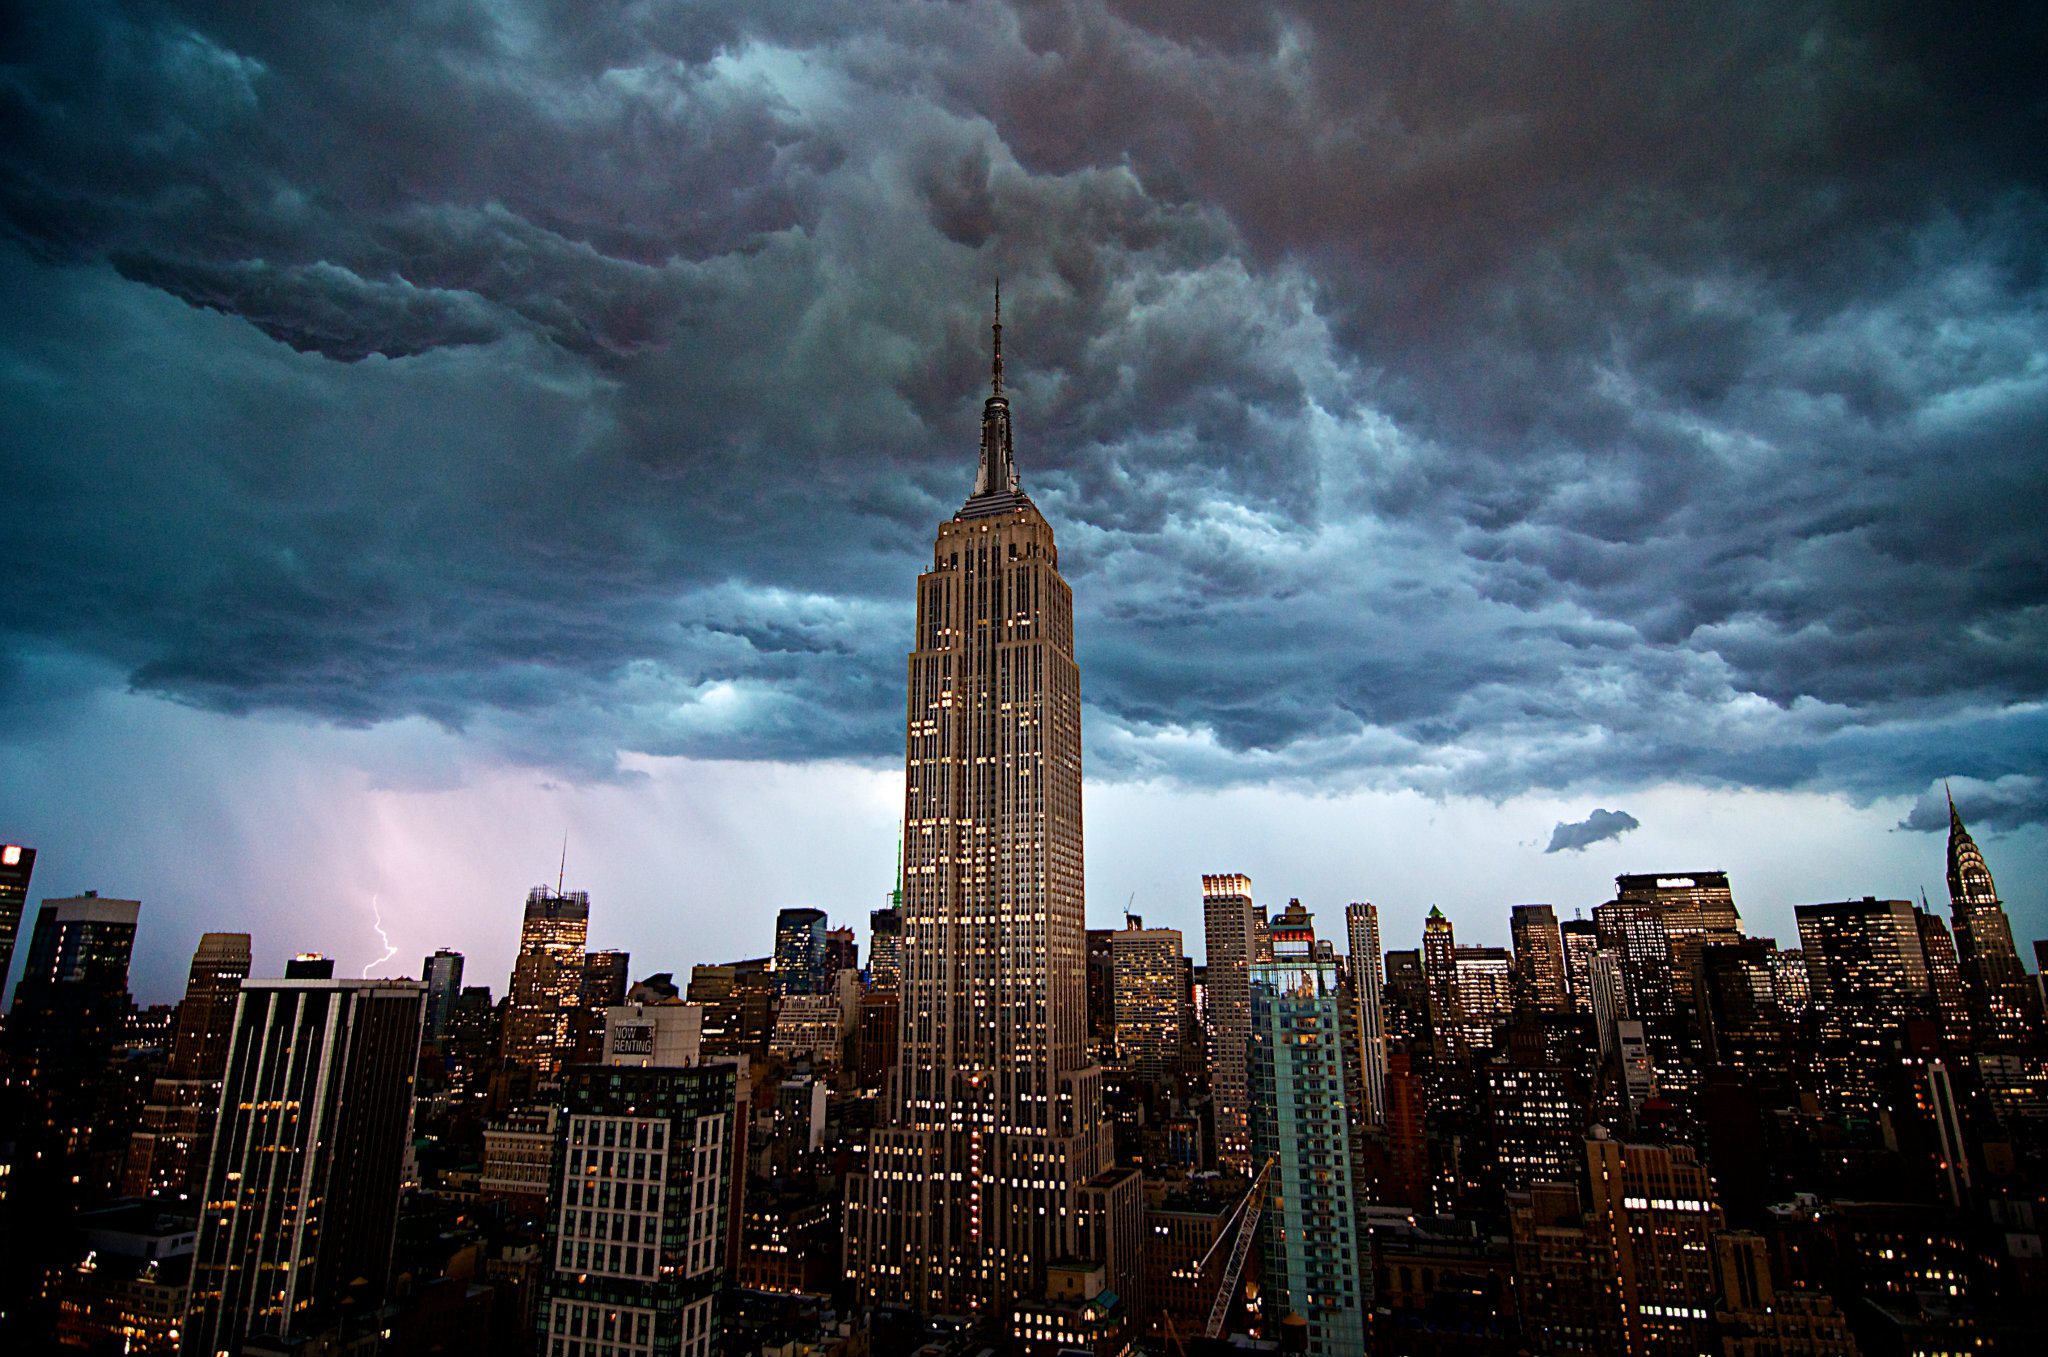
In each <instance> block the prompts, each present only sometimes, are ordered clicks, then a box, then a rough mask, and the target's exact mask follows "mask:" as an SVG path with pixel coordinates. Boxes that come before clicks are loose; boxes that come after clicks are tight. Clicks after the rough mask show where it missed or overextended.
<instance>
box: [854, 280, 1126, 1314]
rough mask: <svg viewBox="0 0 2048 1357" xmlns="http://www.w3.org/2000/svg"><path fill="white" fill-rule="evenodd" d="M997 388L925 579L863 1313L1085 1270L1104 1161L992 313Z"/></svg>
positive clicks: (953, 1307)
mask: <svg viewBox="0 0 2048 1357" xmlns="http://www.w3.org/2000/svg"><path fill="white" fill-rule="evenodd" d="M991 384H992V387H993V390H992V392H991V394H990V395H989V397H988V400H987V401H986V402H985V403H984V405H983V410H982V426H981V459H980V467H979V470H978V471H977V473H976V476H975V482H974V493H973V494H972V495H971V496H970V497H969V498H968V500H967V502H966V503H965V504H964V505H962V506H961V509H960V512H959V513H957V514H956V515H954V516H953V518H951V519H950V520H948V521H947V522H945V523H942V524H940V525H939V531H938V538H937V541H936V543H935V544H934V546H933V550H932V566H931V569H930V570H928V571H926V572H925V573H924V574H923V575H921V576H920V577H919V579H918V585H917V629H916V636H915V646H914V649H913V650H912V651H911V653H910V657H909V700H908V704H907V706H908V713H907V714H908V728H907V730H906V734H905V749H904V782H905V786H904V816H903V819H904V864H903V865H904V888H903V1018H902V1021H903V1035H902V1041H901V1043H900V1047H899V1055H898V1065H897V1072H896V1079H895V1082H894V1085H893V1087H892V1090H891V1093H890V1096H889V1100H888V1104H889V1105H888V1107H887V1109H886V1113H885V1115H884V1116H883V1117H882V1118H880V1121H881V1124H880V1125H878V1126H877V1127H876V1129H875V1131H874V1133H873V1136H872V1138H871V1141H870V1151H869V1156H868V1168H867V1171H866V1172H865V1173H860V1174H852V1175H849V1176H848V1181H847V1208H848V1209H847V1240H846V1248H847V1265H848V1270H849V1272H850V1273H851V1274H852V1279H853V1281H854V1284H855V1288H856V1291H857V1293H858V1294H859V1295H860V1297H861V1298H862V1299H863V1300H864V1301H868V1302H877V1303H879V1302H894V1303H901V1304H908V1305H910V1306H913V1307H915V1308H917V1309H919V1310H924V1311H937V1312H950V1313H977V1314H984V1315H998V1316H1001V1315H1003V1314H1004V1312H1005V1311H1007V1309H1008V1307H1009V1306H1010V1304H1011V1303H1012V1302H1013V1301H1014V1300H1015V1299H1016V1298H1018V1297H1019V1296H1024V1295H1028V1294H1034V1293H1036V1292H1037V1291H1038V1290H1039V1289H1040V1288H1041V1287H1042V1285H1043V1283H1044V1278H1045V1269H1046V1267H1047V1265H1048V1264H1049V1263H1051V1262H1052V1261H1054V1260H1055V1259H1057V1258H1061V1257H1063V1256H1068V1255H1073V1254H1076V1253H1077V1252H1079V1249H1080V1240H1079V1227H1080V1220H1081V1215H1082V1208H1083V1201H1082V1197H1083V1187H1084V1185H1085V1184H1087V1183H1088V1182H1089V1180H1091V1179H1093V1178H1095V1177H1096V1176H1097V1175H1098V1174H1099V1173H1101V1172H1102V1171H1104V1170H1106V1169H1108V1168H1109V1167H1110V1164H1111V1151H1110V1143H1109V1134H1108V1128H1107V1125H1106V1123H1105V1122H1104V1120H1103V1117H1102V1110H1101V1109H1102V1098H1101V1071H1100V1070H1099V1069H1098V1068H1096V1067H1094V1066H1093V1065H1090V1064H1088V1063H1087V984H1086V978H1085V974H1084V948H1085V940H1084V936H1083V935H1084V932H1085V923H1084V920H1083V914H1082V875H1081V683H1080V673H1079V670H1078V669H1077V668H1076V666H1075V664H1074V626H1073V618H1074V611H1073V594H1072V591H1071V590H1070V589H1069V588H1068V587H1067V583H1066V581H1065V580H1064V579H1062V578H1061V577H1060V573H1059V551H1058V548H1057V546H1056V545H1055V543H1054V541H1053V532H1052V528H1051V526H1050V525H1048V524H1047V523H1046V521H1045V518H1044V517H1043V516H1042V515H1041V514H1040V513H1039V511H1038V508H1037V506H1036V505H1034V504H1033V503H1032V502H1031V500H1030V498H1029V497H1028V496H1027V495H1025V494H1024V492H1023V490H1022V489H1021V488H1020V486H1019V483H1018V478H1017V470H1016V464H1015V462H1014V461H1013V459H1012V447H1011V432H1010V404H1009V399H1008V397H1007V396H1005V395H1004V394H1003V360H1002V325H1001V321H1000V318H999V319H998V321H997V324H996V328H995V357H994V363H993V368H992V383H991ZM1111 1233H1112V1234H1117V1235H1120V1234H1121V1232H1120V1231H1111ZM1132 1237H1135V1226H1134V1227H1133V1230H1132ZM1112 1261H1113V1260H1112ZM1111 1284H1112V1286H1113V1287H1114V1288H1116V1289H1124V1288H1125V1282H1124V1279H1123V1278H1122V1277H1112V1278H1111Z"/></svg>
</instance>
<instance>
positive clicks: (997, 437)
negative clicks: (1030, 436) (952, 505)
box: [973, 281, 1021, 499]
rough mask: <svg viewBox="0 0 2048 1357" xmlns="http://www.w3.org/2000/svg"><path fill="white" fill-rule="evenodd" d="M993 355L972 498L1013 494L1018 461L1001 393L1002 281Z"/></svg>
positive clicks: (1016, 488) (998, 288)
mask: <svg viewBox="0 0 2048 1357" xmlns="http://www.w3.org/2000/svg"><path fill="white" fill-rule="evenodd" d="M991 329H992V330H993V331H994V334H995V356H994V357H993V358H992V359H991V360H990V362H989V388H990V389H989V397H988V399H987V400H986V401H984V402H983V403H982V407H981V467H980V469H979V470H978V471H977V472H976V473H975V477H974V496H973V497H974V498H975V499H980V498H982V497H983V496H985V495H1002V494H1016V493H1018V492H1019V491H1020V489H1021V487H1020V486H1019V485H1018V483H1017V463H1016V461H1015V459H1014V457H1013V455H1012V452H1011V447H1010V398H1009V397H1008V396H1005V395H1004V394H1003V285H1002V283H1001V282H1000V281H999V282H997V284H996V316H995V324H994V325H993V326H992V327H991Z"/></svg>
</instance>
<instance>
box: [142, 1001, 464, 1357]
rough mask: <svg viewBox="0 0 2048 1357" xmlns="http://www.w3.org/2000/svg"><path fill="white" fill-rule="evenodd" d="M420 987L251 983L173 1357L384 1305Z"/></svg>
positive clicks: (311, 1328)
mask: <svg viewBox="0 0 2048 1357" xmlns="http://www.w3.org/2000/svg"><path fill="white" fill-rule="evenodd" d="M425 1011H426V987H425V986H424V985H422V984H420V983H418V982H417V981H410V980H321V979H308V980H250V981H244V982H243V984H242V987H241V997H240V1001H239V1003H238V1004H237V1006H236V1009H235V1021H234V1028H233V1033H232V1035H231V1037H230V1039H229V1046H228V1060H227V1070H226V1074H225V1076H224V1079H223V1084H222V1090H221V1104H220V1107H221V1111H220V1117H219V1120H218V1122H217V1123H216V1124H215V1126H214V1134H213V1144H212V1148H211V1150H210V1151H209V1153H208V1155H207V1166H206V1175H205V1190H204V1193H203V1195H202V1197H201V1210H200V1215H199V1240H198V1244H197V1247H196V1249H195V1251H194V1254H193V1263H192V1300H191V1308H190V1310H189V1311H188V1313H187V1315H186V1318H185V1330H184V1339H183V1346H182V1347H181V1348H180V1349H179V1350H180V1351H181V1352H184V1353H188V1354H196V1355H198V1357H212V1355H213V1354H215V1353H219V1352H233V1351H240V1350H241V1347H242V1343H243V1341H244V1340H245V1339H246V1338H248V1337H250V1336H252V1335H265V1336H269V1337H274V1338H289V1337H293V1336H298V1335H306V1336H311V1335H314V1334H318V1333H321V1332H323V1331H326V1330H327V1329H329V1328H331V1327H332V1326H333V1325H334V1323H335V1322H336V1321H337V1320H338V1318H339V1316H340V1313H341V1309H342V1303H343V1301H344V1300H356V1301H359V1302H361V1303H362V1304H363V1305H365V1306H367V1307H374V1306H375V1305H376V1304H378V1303H379V1302H380V1301H381V1299H382V1298H383V1294H384V1289H385V1287H386V1285H387V1284H388V1282H389V1273H390V1270H391V1250H392V1243H393V1240H394V1238H395V1235H396V1231H397V1227H398V1196H399V1189H400V1187H401V1185H402V1184H401V1179H402V1178H403V1176H404V1167H405V1152H406V1145H407V1141H408V1139H409V1138H410V1136H409V1133H410V1131H411V1127H412V1093H413V1072H414V1069H415V1067H416V1066H417V1065H418V1063H419V1043H420V1028H421V1025H422V1022H423V1019H424V1015H425Z"/></svg>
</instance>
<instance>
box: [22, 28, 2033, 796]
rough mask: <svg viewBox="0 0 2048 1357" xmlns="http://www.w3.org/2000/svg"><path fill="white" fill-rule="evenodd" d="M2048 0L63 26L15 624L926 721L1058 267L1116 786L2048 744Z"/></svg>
mask: <svg viewBox="0 0 2048 1357" xmlns="http://www.w3.org/2000/svg"><path fill="white" fill-rule="evenodd" d="M2044 22H2048V21H2044V20H2042V19H2041V18H2040V17H2038V16H2035V15H2033V14H2032V12H2031V11H2028V10H2026V9H2024V8H2022V7H2005V8H1998V7H1993V8H1991V9H1982V10H1978V11H1973V13H1972V15H1971V16H1970V17H1968V18H1967V19H1965V18H1958V17H1956V16H1953V15H1946V14H1944V15H1940V16H1931V15H1923V14H1922V12H1921V10H1920V9H1919V7H1914V6H1905V5H1890V4H1878V5H1871V4H1823V3H1795V4H1789V5H1788V4H1776V5H1764V4H1738V3H1729V4H1724V5H1717V6H1713V7H1708V8H1706V9H1682V8H1681V9H1677V10H1673V9H1672V8H1671V7H1658V8H1654V9H1650V10H1646V11H1644V12H1641V13H1634V12H1631V13H1617V12H1615V10H1614V8H1613V7H1612V6H1601V5H1592V4H1568V5H1563V6H1547V7H1540V8H1525V9H1510V10H1499V9H1489V10H1486V11H1484V12H1481V11H1479V10H1475V9H1472V8H1470V7H1466V6H1457V5H1425V6H1398V7H1387V6H1377V7H1365V6H1358V5H1355V4H1351V3H1335V2H1333V3H1296V4H1270V5H1245V4H1241V3H1231V4H1224V3H1220V2H1219V3H1214V4H1209V3H1203V4H1194V5H1187V4H1176V5H1170V6H1168V5H1158V4H1150V3H1135V2H1134V0H1123V2H1118V0H1070V2H1067V3H1017V4H1014V5H1005V4H1000V3H996V2H995V0H981V2H980V3H968V4H961V5H953V6H943V7H935V6H930V5H894V4H881V5H877V4H872V3H860V4H852V3H831V2H830V0H817V2H816V3H808V4H800V5H787V6H765V7H764V6H758V5H742V4H737V3H733V4H718V3H714V4H705V5H691V6H664V7H655V8H653V9H648V8H644V7H643V8H626V9H619V10H609V9H607V10H605V11H604V12H603V13H593V12H589V8H588V7H575V6H549V5H532V6H516V5H515V6H495V7H484V6H471V5H465V4H459V3H458V4H442V5H434V6H418V7H414V6H406V5H396V6H390V7H386V8H385V9H381V10H380V11H379V12H378V14H377V16H376V17H375V18H374V19H370V18H367V17H365V15H364V13H363V11H362V10H361V9H360V7H359V6H356V5H344V4H338V3H335V4H323V3H308V4H302V5H294V6H290V7H283V8H279V7H268V8H265V7H257V8H250V7H246V6H220V5H212V4H203V3H196V2H195V3H186V4H178V3H161V4H152V5H146V6H144V5H134V6H129V5H120V4H79V5H73V6H64V7H61V8H58V9H54V10H51V11H50V12H49V13H47V14H42V13H39V14H38V15H37V16H36V17H35V18H34V19H33V20H32V21H31V20H28V19H18V20H16V21H15V22H13V23H12V24H11V25H10V26H8V27H7V28H6V29H5V31H4V34H0V44H4V52H0V60H4V62H5V64H6V66H7V68H8V71H9V76H8V78H7V80H5V81H4V82H0V125H4V126H5V127H6V129H7V136H6V137H5V138H4V139H0V168H4V171H5V173H4V174H0V232H4V237H5V240H6V241H7V242H8V243H7V245H6V246H5V254H4V257H0V274H4V280H5V282H6V284H7V286H8V295H9V296H10V298H13V299H15V300H16V305H14V306H13V307H11V308H10V311H9V314H8V315H7V316H6V317H5V318H0V353H4V354H5V355H6V358H7V362H6V363H5V365H4V367H0V403H4V408H5V409H6V410H7V412H8V416H9V418H8V421H7V431H6V433H5V434H4V435H0V436H4V438H5V439H6V440H7V454H8V466H9V469H10V475H11V477H12V482H13V496H14V498H15V499H17V500H18V501H19V502H20V503H22V504H24V505H26V506H28V507H29V509H30V511H31V512H30V513H28V514H26V515H24V516H23V520H24V525H23V527H22V528H21V529H20V530H19V531H17V532H16V533H15V535H14V538H13V540H12V542H11V547H12V550H11V551H10V554H9V556H8V557H7V563H6V565H5V567H4V571H5V573H4V575H0V586H4V592H0V628H4V629H5V631H6V633H7V635H8V636H9V638H10V640H9V642H8V644H9V647H10V648H11V649H20V650H24V651H26V650H34V651H35V652H36V653H38V654H47V655H55V654H71V655H75V656H77V657H80V663H82V664H90V665H101V664H112V665H116V666H118V667H119V668H120V670H121V672H124V673H126V674H128V675H129V676H130V681H131V682H132V683H133V684H134V685H135V686H137V687H139V688H142V689H144V690H147V691H150V692H156V693H162V694H165V695H168V696H170V697H173V698H175V699H177V700H180V701H184V702H190V703H195V704H199V705H202V706H206V707H211V708H218V709H222V710H229V711H259V710H270V711H282V712H288V713H298V714H302V715H305V716H309V717H313V718H317V719H323V720H330V721H336V722H343V723H351V724H370V723H377V722H383V721H388V720H392V719H395V718H401V717H405V716H424V717H427V718H429V719H431V720H434V721H437V722H439V723H441V724H443V725H445V726H448V727H450V728H454V729H461V730H465V731H470V732H473V733H475V734H476V735H477V736H478V737H479V738H481V739H483V740H484V741H485V742H486V743H487V744H489V745H490V746H491V747H494V748H496V749H497V750H499V751H500V752H501V753H502V754H503V756H505V757H509V758H517V759H521V760H529V761H533V762H536V763H540V764H543V765H546V766H549V767H555V768H560V769H563V770H565V771H567V772H569V773H571V774H573V775H576V776H584V777H592V776H606V775H610V774H611V773H612V772H613V771H614V770H615V769H616V767H617V760H618V755H619V754H620V752H621V751H644V752H658V753H680V752H687V753H703V754H718V755H731V756H736V757H759V758H806V757H816V756H833V757H863V758H875V759H887V758H889V757H891V756H892V753H893V751H894V750H895V749H896V747H897V746H898V743H899V740H900V733H899V731H898V729H897V726H898V724H899V723H900V717H901V713H900V708H901V692H900V685H901V676H902V667H901V666H902V660H901V653H902V651H903V649H904V647H905V645H906V643H907V637H908V631H909V621H908V614H909V599H910V580H911V577H912V576H913V575H914V573H915V571H916V569H917V568H918V566H919V563H920V559H921V557H922V555H923V552H924V549H925V544H926V543H927V541H928V540H929V535H930V532H931V530H932V525H933V523H934V522H935V521H936V520H937V519H938V518H939V517H941V516H943V515H944V514H945V513H947V512H949V511H950V509H951V507H952V506H953V504H954V503H956V502H957V500H958V498H959V497H960V495H961V493H962V491H963V489H964V488H965V485H966V482H967V478H968V475H969V474H970V473H969V467H968V465H967V459H968V457H969V456H970V455H971V449H972V447H973V437H974V427H975V425H974V421H975V414H976V408H977V403H978V399H979V392H980V383H981V381H982V377H981V372H982V365H983V362H984V361H985V360H984V345H985V337H986V331H985V329H984V328H983V327H984V324H985V316H984V315H983V312H982V308H983V305H984V302H983V298H984V297H985V295H986V291H987V287H988V284H989V282H990V280H991V279H992V278H994V277H995V276H996V275H998V274H1000V275H1001V276H1002V277H1003V279H1004V291H1005V310H1006V319H1007V320H1008V321H1009V322H1010V324H1009V328H1008V335H1009V341H1010V349H1011V360H1012V361H1011V368H1010V372H1011V377H1012V383H1013V387H1014V396H1015V399H1016V408H1017V414H1018V421H1019V437H1020V456H1021V458H1022V460H1023V464H1024V469H1025V476H1026V479H1027V482H1028V484H1029V487H1030V488H1031V490H1032V491H1033V493H1034V494H1035V495H1036V496H1037V498H1038V500H1039V502H1040V504H1041V505H1042V506H1043V507H1045V508H1046V510H1047V511H1048V513H1049V514H1050V515H1051V516H1052V517H1053V518H1054V520H1055V521H1056V524H1057V526H1058V528H1059V530H1060V533H1061V541H1062V548H1063V552H1064V560H1065V564H1066V566H1067V569H1068V573H1069V575H1070V576H1071V577H1072V578H1073V579H1074V581H1075V584H1076V594H1077V600H1078V603H1079V606H1080V608H1081V609H1082V616H1081V619H1080V632H1081V647H1082V662H1083V666H1084V671H1083V672H1084V675H1085V678H1086V682H1087V696H1088V700H1089V703H1090V727H1089V729H1090V737H1089V738H1090V750H1089V758H1090V767H1091V771H1092V772H1094V773H1095V774H1097V775H1104V776H1112V777H1148V776H1162V777H1169V778H1177V779H1183V780H1186V781H1190V782H1196V783H1218V782H1231V781H1245V780H1266V779H1281V780H1290V781H1296V782H1304V783H1309V784H1313V785H1340V784H1341V785H1357V784H1361V783H1363V784H1377V785H1396V784H1398V785H1407V786H1417V787H1421V788H1423V789H1425V790H1429V791H1463V792H1473V793H1478V794H1483V795H1489V796H1503V795H1509V794H1512V793H1514V792H1516V791H1519V790H1522V789H1524V788H1529V787H1546V788H1558V789H1571V788H1583V787H1591V786H1594V785H1599V786H1603V787H1613V786H1627V785H1637V784H1641V783H1645V782H1650V781H1656V780H1663V779H1668V778H1672V777H1679V778H1686V779H1692V780H1697V781H1702V782H1707V783H1713V784H1724V785H1744V786H1759V785H1760V786H1773V787H1783V786H1803V785H1817V786H1823V787H1828V788H1839V789H1844V790H1847V791H1849V792H1850V793H1851V794H1853V795H1856V796H1870V795H1877V794H1884V793H1897V792H1899V791H1900V790H1901V789H1906V788H1917V787H1921V786H1924V785H1925V784H1926V781H1927V779H1929V778H1931V777H1934V776H1936V775H1938V774H1941V773H1944V772H1950V771H1956V770H1961V771H1962V772H1963V773H1965V774H1967V775H1968V776H1971V777H1978V778H1982V779H1984V780H1985V781H1986V782H1987V783H1992V784H1997V783H1998V780H1999V779H2009V778H2011V777H2013V776H2030V775H2031V774H2030V773H2029V772H2028V770H2029V769H2030V768H2038V767H2039V757H2040V756H2041V754H2042V753H2043V751H2044V749H2048V735H2044V732H2043V730H2042V722H2041V719H2040V718H2039V716H2038V715H2037V713H2038V711H2039V705H2038V704H2039V702H2040V700H2041V698H2042V696H2043V694H2044V690H2048V635H2044V634H2043V622H2042V618H2043V617H2044V616H2048V609H2044V603H2048V567H2044V565H2043V564H2042V562H2043V559H2044V554H2043V553H2042V551H2041V550H2040V545H2041V542H2040V527H2039V523H2038V515H2037V513H2036V512H2035V510H2034V506H2036V505H2038V504H2040V503H2042V502H2043V501H2044V500H2048V463H2044V462H2043V460H2042V459H2041V458H2040V457H2039V456H2038V455H2037V452H2038V449H2039V447H2040V446H2041V443H2042V441H2043V438H2044V436H2048V385H2044V383H2043V381H2042V379H2041V353H2042V351H2043V344H2044V316H2048V286H2044V279H2043V252H2042V251H2041V249H2040V241H2041V240H2042V239H2043V238H2044V237H2048V195H2044V193H2043V185H2042V175H2043V169H2042V166H2043V163H2044V162H2043V161H2042V160H2041V158H2040V157H2039V155H2038V148H2039V144H2040V141H2041V133H2042V131H2043V122H2044V118H2048V96H2044V93H2043V88H2042V87H2041V85H2040V83H2039V81H2038V78H2037V72H2038V70H2039V69H2040V65H2041V62H2040V58H2042V57H2043V56H2048V50H2044V40H2043V35H2044ZM0 677H4V673H0ZM8 691H9V689H8V688H7V687H5V686H4V685H0V695H5V694H6V693H7V692H8ZM2016 804H2023V807H2032V808H2031V809H2028V808H2022V809H2019V810H2015V811H2013V812H2012V813H2013V814H2014V815H2017V816H2020V817H2021V818H2026V817H2029V816H2037V815H2038V803H2037V802H2024V801H2023V802H2022V803H2016ZM1916 814H1917V812H1916Z"/></svg>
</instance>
